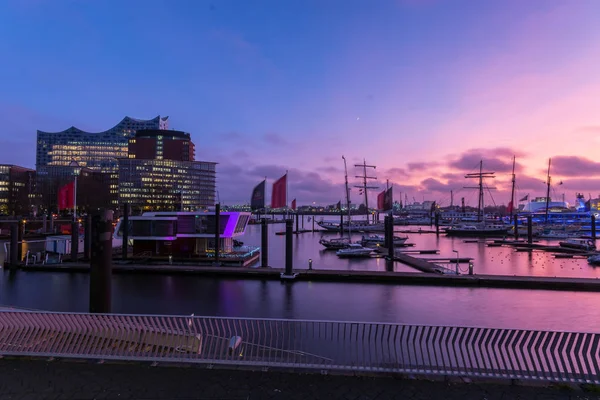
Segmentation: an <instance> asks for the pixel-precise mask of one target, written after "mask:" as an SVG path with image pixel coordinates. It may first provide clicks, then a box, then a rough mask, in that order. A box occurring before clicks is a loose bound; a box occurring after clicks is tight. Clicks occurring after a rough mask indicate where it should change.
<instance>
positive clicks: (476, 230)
mask: <svg viewBox="0 0 600 400" xmlns="http://www.w3.org/2000/svg"><path fill="white" fill-rule="evenodd" d="M465 178H477V179H478V181H479V184H478V186H477V187H467V189H479V202H478V205H477V222H475V223H464V224H460V225H454V226H451V227H450V228H448V229H446V235H448V236H461V237H465V236H471V237H502V236H506V235H507V234H508V229H509V228H510V227H509V226H506V225H503V224H490V223H486V221H485V213H484V203H483V199H484V196H483V186H484V185H483V182H484V179H486V178H495V176H494V172H483V160H481V161H480V162H479V172H477V173H472V174H466V175H465ZM488 189H493V188H488Z"/></svg>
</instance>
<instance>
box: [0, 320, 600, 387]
mask: <svg viewBox="0 0 600 400" xmlns="http://www.w3.org/2000/svg"><path fill="white" fill-rule="evenodd" d="M599 340H600V334H596V333H577V332H556V331H533V330H513V329H492V328H469V327H452V326H423V325H400V324H386V323H362V322H335V321H331V322H330V321H304V320H275V319H244V318H217V317H193V316H191V317H176V316H154V315H112V314H111V315H106V314H66V313H46V312H15V311H4V312H0V354H2V355H25V356H54V357H82V358H97V359H122V360H123V359H125V360H146V361H166V362H187V363H204V364H208V365H215V364H223V365H229V366H253V367H260V368H265V367H291V368H305V369H314V370H321V371H323V370H326V371H327V370H329V371H348V372H354V373H358V372H364V373H405V374H434V375H457V376H466V377H487V378H508V379H532V380H541V381H557V382H574V383H575V382H576V383H600V364H599V361H600V355H599V351H600V348H599Z"/></svg>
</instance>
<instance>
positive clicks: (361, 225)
mask: <svg viewBox="0 0 600 400" xmlns="http://www.w3.org/2000/svg"><path fill="white" fill-rule="evenodd" d="M317 225H319V226H320V227H321V228H323V229H325V230H326V231H330V232H339V231H340V224H339V223H335V222H330V221H318V222H317ZM343 227H344V230H345V231H353V232H383V231H384V226H383V224H382V223H377V224H369V223H368V222H354V221H352V222H350V224H348V223H347V222H344V225H343Z"/></svg>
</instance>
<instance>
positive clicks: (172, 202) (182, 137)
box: [119, 130, 216, 212]
mask: <svg viewBox="0 0 600 400" xmlns="http://www.w3.org/2000/svg"><path fill="white" fill-rule="evenodd" d="M194 159H195V156H194V143H192V141H191V139H190V134H189V133H185V132H181V131H160V130H142V131H138V132H137V133H136V135H135V137H134V138H132V139H130V140H129V151H128V157H127V158H122V159H119V203H129V204H131V206H132V207H133V209H134V211H135V212H138V211H196V210H199V209H202V208H206V207H209V206H212V205H214V204H215V190H216V189H215V185H216V163H214V162H205V161H195V160H194Z"/></svg>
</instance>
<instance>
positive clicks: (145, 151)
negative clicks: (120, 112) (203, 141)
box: [128, 129, 195, 161]
mask: <svg viewBox="0 0 600 400" xmlns="http://www.w3.org/2000/svg"><path fill="white" fill-rule="evenodd" d="M128 158H138V159H146V160H149V159H156V160H178V161H194V160H195V150H194V143H192V140H191V138H190V134H189V133H186V132H181V131H174V130H171V131H164V130H159V129H154V130H148V129H146V130H140V131H137V133H136V134H135V137H134V138H132V139H129V151H128Z"/></svg>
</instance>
